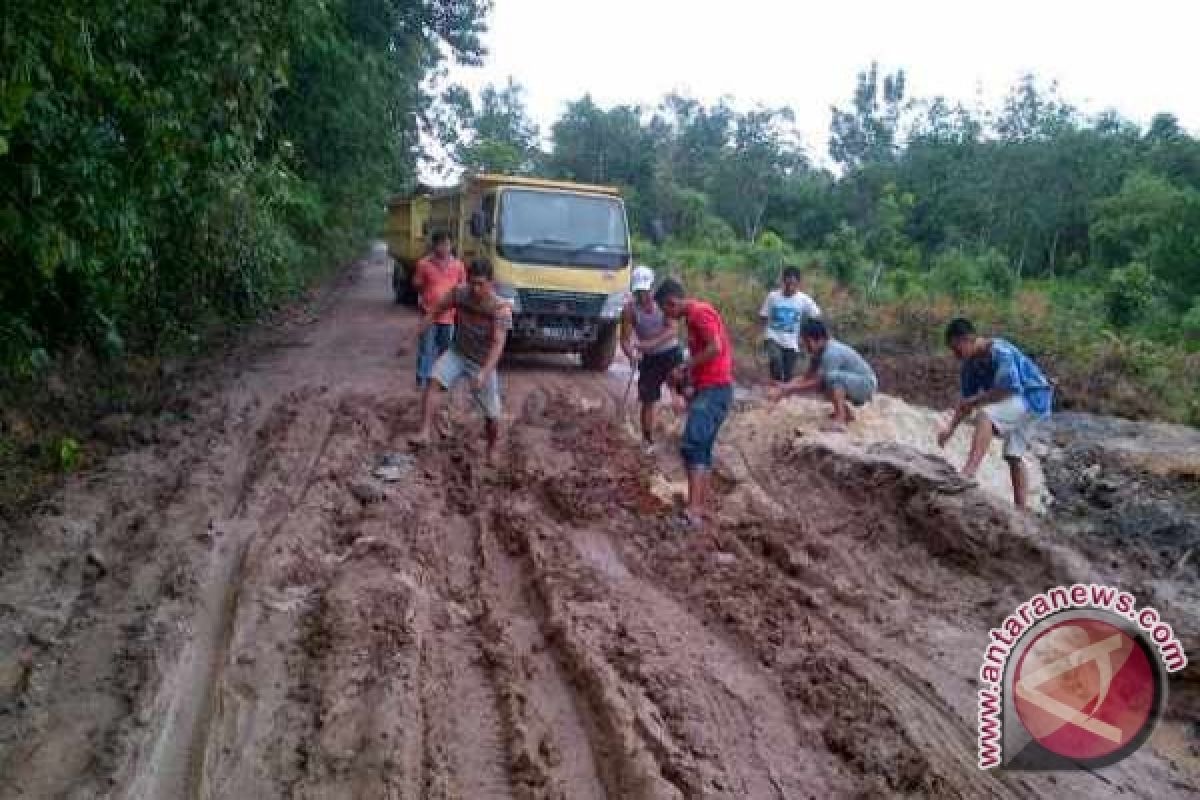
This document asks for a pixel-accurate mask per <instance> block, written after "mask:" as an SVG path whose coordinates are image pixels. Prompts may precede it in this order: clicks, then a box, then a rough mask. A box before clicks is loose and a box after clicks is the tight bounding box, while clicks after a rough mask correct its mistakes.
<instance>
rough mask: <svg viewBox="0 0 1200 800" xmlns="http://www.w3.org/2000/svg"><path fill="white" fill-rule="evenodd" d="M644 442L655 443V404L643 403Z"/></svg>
mask: <svg viewBox="0 0 1200 800" xmlns="http://www.w3.org/2000/svg"><path fill="white" fill-rule="evenodd" d="M642 441H643V442H645V443H646V444H652V443H653V442H654V403H642Z"/></svg>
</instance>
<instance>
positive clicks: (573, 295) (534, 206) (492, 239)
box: [385, 175, 631, 370]
mask: <svg viewBox="0 0 1200 800" xmlns="http://www.w3.org/2000/svg"><path fill="white" fill-rule="evenodd" d="M437 231H448V232H449V233H450V234H451V235H452V236H453V237H454V242H455V246H456V247H457V249H458V255H459V257H460V258H462V260H463V261H464V262H466V263H468V264H469V263H470V261H471V259H473V258H480V257H482V258H486V259H488V260H489V261H491V262H492V266H493V269H494V270H495V275H496V289H497V291H498V292H499V293H500V294H501V295H503V296H504V297H506V298H508V300H509V301H511V302H512V304H513V331H512V333H511V335H510V336H509V349H510V350H518V351H520V350H524V351H541V352H557V353H579V354H580V355H581V356H582V359H583V365H584V367H586V368H588V369H593V370H605V369H608V366H609V364H610V363H612V359H613V355H614V353H615V351H616V344H617V320H618V317H619V316H620V313H621V308H622V306H623V305H624V302H625V298H626V296H627V294H628V289H629V273H630V259H631V253H630V244H629V226H628V224H627V222H626V219H625V205H624V203H623V202H622V201H621V196H620V193H619V192H618V190H617V189H615V188H612V187H607V186H589V185H585V184H578V183H565V182H560V181H548V180H539V179H535V178H518V177H509V176H504V175H473V176H469V177H467V178H465V179H464V180H463V182H462V184H461V185H459V186H457V187H454V188H450V189H429V190H422V191H418V192H415V193H413V194H409V195H403V196H399V197H395V198H393V199H392V201H391V202H390V203H389V204H388V221H387V228H386V231H385V238H386V239H387V243H388V250H389V254H390V255H391V257H392V259H393V260H394V262H395V265H396V266H395V270H394V272H393V277H392V284H393V288H394V289H395V293H396V302H398V303H412V302H415V299H416V297H415V292H414V291H413V288H412V283H411V278H412V271H413V268H414V267H415V266H416V263H417V261H418V260H419V259H420V258H421V257H423V256H424V255H425V254H426V253H427V252H428V251H429V248H430V240H431V238H432V237H433V234H434V233H436V232H437Z"/></svg>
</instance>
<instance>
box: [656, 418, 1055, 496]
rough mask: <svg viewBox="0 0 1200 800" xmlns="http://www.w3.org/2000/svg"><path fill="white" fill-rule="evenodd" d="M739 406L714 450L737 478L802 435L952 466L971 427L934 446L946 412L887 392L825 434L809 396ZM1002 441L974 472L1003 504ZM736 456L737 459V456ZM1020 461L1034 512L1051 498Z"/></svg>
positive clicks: (1034, 462)
mask: <svg viewBox="0 0 1200 800" xmlns="http://www.w3.org/2000/svg"><path fill="white" fill-rule="evenodd" d="M739 406H741V407H742V410H739V411H735V412H734V413H733V414H732V415H730V417H729V419H728V421H727V422H726V423H725V427H724V429H722V431H721V437H720V439H719V441H718V447H717V451H718V454H719V455H720V456H721V457H722V459H721V460H723V461H725V466H726V468H727V469H729V470H731V471H732V472H733V473H734V477H735V479H737V478H740V477H741V476H740V475H739V473H740V472H741V466H740V463H739V462H742V461H746V462H749V463H760V464H763V463H770V462H769V460H764V459H762V458H760V456H761V455H764V452H763V451H765V450H768V449H770V448H772V447H775V446H777V445H778V444H780V443H782V442H786V441H787V440H789V439H798V438H804V440H805V441H807V442H813V443H821V444H825V445H828V446H829V447H830V448H831V449H836V450H841V449H843V448H849V449H850V450H856V449H857V450H860V451H862V450H866V449H868V448H871V446H873V445H883V444H894V445H900V446H901V452H903V448H911V449H912V450H914V451H916V453H914V456H916V455H918V454H920V455H922V456H927V457H929V458H932V459H934V460H935V461H936V460H942V459H945V460H947V461H949V462H950V463H951V464H953V465H954V466H955V467H958V466H961V465H962V463H963V462H964V461H966V458H967V449H968V448H969V446H970V435H971V429H970V428H969V427H962V428H960V429H959V430H958V432H957V433H956V434H955V435H954V438H953V439H952V440H951V441H950V443H949V444H947V446H946V449H945V450H943V449H941V448H940V447H938V444H937V432H938V429H939V427H940V426H941V424H942V421H943V420H944V419H945V418H946V412H937V411H933V410H931V409H928V408H920V407H917V406H911V405H909V404H908V403H906V402H904V401H903V400H901V399H899V398H896V397H891V396H889V395H878V396H877V397H876V398H875V400H874V401H872V402H871V403H870V405H868V406H866V407H864V408H862V409H859V410H858V418H857V419H856V420H855V421H854V422H853V423H852V424H851V425H850V428H849V430H848V431H847V432H846V433H829V432H825V431H822V430H821V427H822V425H824V424H825V423H826V422H827V421H828V415H829V404H828V403H825V402H822V401H820V400H817V399H814V398H807V397H793V398H788V399H787V400H784V401H783V402H781V403H780V404H779V405H778V406H776V407H774V408H770V407H768V406H766V405H765V403H764V402H763V401H762V399H761V397H757V396H753V395H751V396H748V397H747V398H746V399H744V400H742V401H740V402H739ZM668 419H670V421H671V428H672V430H673V433H674V434H676V435H678V432H679V431H678V428H679V426H680V425H682V420H678V421H677V420H675V418H674V417H673V416H671V417H669V418H668ZM1001 449H1002V445H1001V443H1000V441H999V440H998V439H997V440H996V441H994V442H993V443H992V449H991V451H990V452H989V453H988V455H987V458H985V459H984V462H983V466H982V468H981V469H980V470H979V483H980V485H981V486H982V487H983V488H984V489H985V490H987V491H988V492H990V493H991V494H993V495H994V496H995V497H996V498H997V499H999V500H1002V501H1003V502H1005V503H1011V502H1012V485H1011V483H1010V482H1009V476H1008V465H1007V463H1005V461H1004V459H1003V457H1002V455H1001ZM738 454H740V456H741V457H740V458H739V457H738ZM1025 465H1026V468H1027V469H1028V473H1029V501H1030V507H1031V508H1032V509H1034V510H1035V511H1038V512H1043V511H1045V509H1046V507H1047V506H1048V505H1049V503H1050V501H1051V496H1050V493H1049V492H1048V491H1047V489H1046V480H1045V476H1044V474H1043V472H1042V468H1041V464H1040V463H1039V462H1038V458H1037V457H1036V455H1035V454H1034V452H1033V450H1032V449H1031V451H1030V453H1029V454H1028V455H1027V456H1026V459H1025ZM653 489H654V492H655V494H656V495H658V496H660V497H661V498H663V499H664V500H668V499H669V498H670V497H671V496H672V495H673V494H682V493H683V492H685V491H686V484H684V483H682V482H680V481H674V482H671V481H666V480H663V479H659V480H657V481H656V483H655V486H654V487H653Z"/></svg>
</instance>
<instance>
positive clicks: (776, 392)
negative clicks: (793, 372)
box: [767, 383, 783, 405]
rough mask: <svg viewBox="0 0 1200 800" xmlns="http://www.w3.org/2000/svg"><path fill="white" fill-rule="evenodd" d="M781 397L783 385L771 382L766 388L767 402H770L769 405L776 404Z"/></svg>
mask: <svg viewBox="0 0 1200 800" xmlns="http://www.w3.org/2000/svg"><path fill="white" fill-rule="evenodd" d="M782 399H783V386H781V385H780V384H778V383H776V384H772V385H771V386H770V388H768V389H767V402H768V403H770V404H771V405H776V404H778V403H779V401H780V400H782Z"/></svg>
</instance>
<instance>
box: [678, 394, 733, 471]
mask: <svg viewBox="0 0 1200 800" xmlns="http://www.w3.org/2000/svg"><path fill="white" fill-rule="evenodd" d="M732 405H733V387H732V386H710V387H708V388H705V389H701V390H700V391H698V392H696V396H695V397H693V398H692V403H691V405H690V406H688V416H687V423H686V424H685V425H684V426H683V444H682V446H681V447H680V451H681V453H682V455H683V464H684V466H685V467H687V468H688V469H689V470H692V469H711V468H712V462H713V443H715V442H716V441H717V434H718V433H719V432H720V430H721V425H722V424H723V423H724V422H725V416H726V415H727V414H728V413H729V407H730V406H732Z"/></svg>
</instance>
